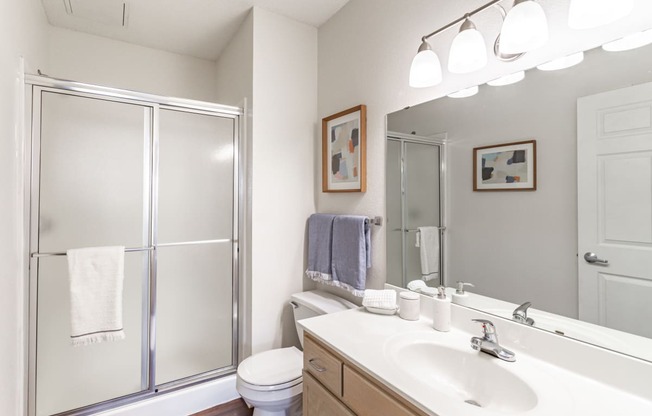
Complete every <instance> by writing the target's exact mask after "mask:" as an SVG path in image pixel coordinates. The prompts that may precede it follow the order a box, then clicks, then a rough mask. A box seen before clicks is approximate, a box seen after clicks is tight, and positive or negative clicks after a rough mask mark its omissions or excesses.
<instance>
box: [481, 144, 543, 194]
mask: <svg viewBox="0 0 652 416" xmlns="http://www.w3.org/2000/svg"><path fill="white" fill-rule="evenodd" d="M536 189H537V143H536V140H527V141H522V142H514V143H503V144H496V145H492V146H484V147H476V148H474V149H473V190H474V191H535V190H536Z"/></svg>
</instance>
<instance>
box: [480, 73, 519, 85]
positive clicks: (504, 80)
mask: <svg viewBox="0 0 652 416" xmlns="http://www.w3.org/2000/svg"><path fill="white" fill-rule="evenodd" d="M524 78H525V71H518V72H514V73H513V74H509V75H504V76H502V77H500V78H496V79H494V80H491V81H489V82H487V85H491V86H492V87H502V86H504V85H510V84H516V83H517V82H519V81H522V80H523V79H524Z"/></svg>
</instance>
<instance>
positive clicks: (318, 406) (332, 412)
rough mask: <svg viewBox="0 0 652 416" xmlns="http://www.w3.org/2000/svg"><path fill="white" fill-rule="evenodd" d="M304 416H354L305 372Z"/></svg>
mask: <svg viewBox="0 0 652 416" xmlns="http://www.w3.org/2000/svg"><path fill="white" fill-rule="evenodd" d="M303 414H304V416H355V414H354V413H351V411H350V410H349V409H348V408H347V407H346V406H344V405H343V404H342V403H341V402H340V401H339V400H337V399H336V398H335V396H333V395H332V394H330V393H329V392H328V390H326V389H325V388H324V387H322V385H321V384H319V382H318V381H317V380H315V379H314V378H313V377H312V376H311V375H310V374H309V373H308V372H307V371H304V372H303Z"/></svg>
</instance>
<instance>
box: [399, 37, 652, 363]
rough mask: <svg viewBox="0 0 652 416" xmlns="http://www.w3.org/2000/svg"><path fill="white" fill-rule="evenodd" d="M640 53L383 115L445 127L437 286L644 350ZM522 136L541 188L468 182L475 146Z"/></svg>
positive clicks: (647, 223)
mask: <svg viewBox="0 0 652 416" xmlns="http://www.w3.org/2000/svg"><path fill="white" fill-rule="evenodd" d="M650 56H652V45H648V46H645V47H643V48H639V49H637V50H632V51H624V52H605V51H603V50H602V49H601V48H598V49H595V50H591V51H588V52H586V53H585V59H584V61H583V62H582V63H581V64H579V65H577V66H575V67H571V68H567V69H563V70H559V71H541V70H537V69H532V70H529V71H527V73H526V76H525V79H524V80H522V81H521V82H519V83H516V84H512V85H506V86H500V87H492V86H489V85H483V86H481V87H480V92H479V93H478V94H477V95H475V96H473V97H469V98H464V99H454V98H448V97H444V98H441V99H437V100H434V101H431V102H427V103H423V104H420V105H417V106H414V107H411V108H408V109H405V110H401V111H398V112H396V113H392V114H389V115H388V117H387V126H388V127H387V128H388V130H389V131H395V132H401V133H411V132H415V133H416V134H417V135H420V136H431V135H433V134H446V135H447V138H448V139H447V144H446V147H447V154H448V158H447V161H446V166H447V176H448V184H447V187H448V193H447V199H448V201H449V205H448V206H449V209H448V211H447V221H446V223H444V224H443V225H444V226H446V233H445V239H446V245H445V246H446V247H447V253H446V256H445V259H446V265H447V267H446V270H447V276H446V285H447V286H449V287H451V286H454V284H455V282H456V281H458V280H460V281H464V282H470V283H473V284H474V285H475V288H473V290H472V291H471V292H473V293H472V294H476V295H482V296H477V298H478V302H479V303H478V304H476V305H469V306H471V307H477V308H479V309H483V310H485V311H488V312H490V313H499V314H502V315H503V316H505V317H508V318H512V312H513V309H514V307H515V306H518V305H520V304H522V303H524V302H526V301H529V302H531V303H532V307H531V309H530V310H529V311H528V313H529V316H531V317H533V318H534V320H535V322H536V321H537V318H538V320H539V323H538V324H535V326H538V327H541V328H544V329H549V330H555V331H557V332H561V333H564V334H565V335H569V336H573V337H576V338H579V339H583V340H585V341H587V342H591V343H595V344H598V345H602V346H605V347H608V348H611V349H615V350H619V351H621V352H624V353H627V354H631V355H635V356H639V357H642V358H645V359H648V360H652V347H651V346H650V342H652V341H651V340H650V339H648V338H642V337H652V333H650V329H649V328H650V326H649V322H650V321H652V302H649V299H652V67H651V66H650V62H651V61H650ZM641 85H642V86H641ZM583 97H586V98H583ZM525 139H535V140H536V141H537V171H538V172H537V182H538V183H537V190H536V191H534V192H527V193H523V192H490V193H479V192H473V166H472V162H473V161H472V153H473V148H474V147H479V146H486V145H492V144H496V143H502V142H508V141H521V140H525ZM623 145H630V148H629V149H626V148H622V146H623ZM578 146H579V149H580V150H579V152H578ZM388 161H389V159H388ZM578 161H579V162H578ZM578 163H579V165H578ZM578 172H579V175H578ZM389 180H390V178H389V173H388V183H389ZM589 191H591V192H589ZM578 197H579V198H580V199H579V201H580V204H579V207H578ZM587 201H588V202H587ZM387 203H388V215H389V212H390V210H389V205H390V204H391V203H392V202H391V201H390V198H389V195H388V198H387ZM587 204H588V205H587ZM591 205H592V207H591ZM587 206H588V207H590V208H587ZM578 209H579V211H578ZM591 209H592V211H591ZM578 218H579V221H578ZM578 227H580V234H579V239H578ZM591 232H592V236H589V237H586V238H585V237H584V235H585V234H586V233H589V234H590V233H591ZM390 233H391V230H388V238H387V241H388V254H387V258H388V262H390V263H391V262H392V260H391V259H392V253H390V250H391V247H390V246H389V244H390V243H389V242H390V241H391V237H390V236H389V234H390ZM625 249H628V250H630V251H629V254H627V253H625ZM585 252H594V253H595V254H596V255H597V257H600V256H604V257H606V256H607V255H608V256H610V257H611V258H607V260H609V263H607V264H599V263H587V262H586V261H585V260H584V254H585ZM578 253H579V256H578ZM607 253H608V254H607ZM616 263H619V264H616ZM623 264H624V265H625V267H624V268H622V267H621V265H623ZM392 267H393V266H392V265H391V264H388V267H387V270H388V273H389V271H391V270H392ZM584 269H587V270H584ZM390 280H391V279H390V276H389V275H388V282H390ZM492 299H493V300H495V302H491V301H490V300H492ZM578 318H579V319H580V320H583V321H587V322H590V323H591V324H586V325H584V324H582V323H580V322H578V321H576V319H578ZM546 323H548V324H550V325H546ZM593 324H596V325H593ZM597 325H601V326H602V327H598V326H597ZM580 327H581V329H579V328H580ZM604 327H606V328H609V329H602V328H604ZM612 329H615V330H612ZM605 331H606V332H605ZM607 340H611V341H607ZM634 345H644V347H643V349H647V351H648V352H647V353H645V352H641V351H639V350H638V349H637V348H633V347H632V348H630V346H634Z"/></svg>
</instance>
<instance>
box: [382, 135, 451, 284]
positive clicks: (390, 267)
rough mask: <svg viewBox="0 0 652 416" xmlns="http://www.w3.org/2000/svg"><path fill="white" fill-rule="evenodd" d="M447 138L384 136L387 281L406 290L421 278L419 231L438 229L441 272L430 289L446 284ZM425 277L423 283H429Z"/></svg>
mask: <svg viewBox="0 0 652 416" xmlns="http://www.w3.org/2000/svg"><path fill="white" fill-rule="evenodd" d="M444 142H445V137H437V138H419V137H417V136H413V135H407V134H401V133H391V132H389V133H388V134H387V155H386V172H385V173H386V193H385V195H386V209H387V235H386V239H387V242H386V244H387V283H389V284H392V285H396V286H400V287H406V286H407V283H408V282H410V281H412V280H418V279H422V272H421V260H420V249H419V247H417V245H416V239H417V231H418V228H419V227H438V228H439V231H440V232H439V272H438V273H437V274H436V275H431V276H428V278H429V279H431V280H428V282H427V283H428V285H429V286H438V285H440V284H442V285H443V284H444V278H445V276H444V271H445V269H444V267H443V266H444V248H445V247H444V238H443V233H444V230H445V227H444V226H443V224H444V195H445V192H444V190H445V164H444V161H445V144H444ZM428 278H427V279H428Z"/></svg>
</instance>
